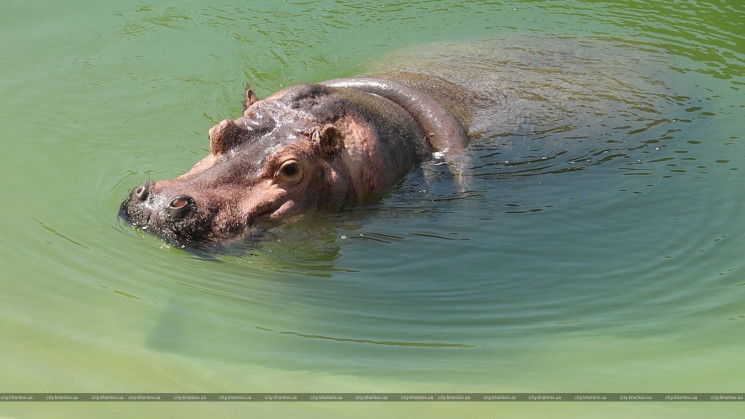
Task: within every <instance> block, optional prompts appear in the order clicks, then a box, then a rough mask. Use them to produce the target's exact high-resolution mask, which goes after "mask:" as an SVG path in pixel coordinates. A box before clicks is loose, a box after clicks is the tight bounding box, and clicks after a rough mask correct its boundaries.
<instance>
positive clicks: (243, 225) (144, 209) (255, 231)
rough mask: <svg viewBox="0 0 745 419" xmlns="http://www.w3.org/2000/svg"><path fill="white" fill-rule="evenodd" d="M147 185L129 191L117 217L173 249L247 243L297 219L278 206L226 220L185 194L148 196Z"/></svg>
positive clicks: (267, 207)
mask: <svg viewBox="0 0 745 419" xmlns="http://www.w3.org/2000/svg"><path fill="white" fill-rule="evenodd" d="M148 186H149V185H148V182H146V183H145V184H143V185H141V186H139V187H138V188H135V189H134V190H132V192H131V193H130V196H129V198H127V199H126V200H124V201H123V202H122V203H121V205H120V207H119V214H118V218H119V219H121V220H123V221H124V222H125V223H127V224H129V225H130V226H132V227H134V228H137V229H140V230H143V231H147V232H149V233H151V234H153V235H155V236H157V237H159V238H161V239H162V240H164V241H166V242H167V243H168V244H170V245H172V246H175V247H181V248H184V247H191V248H200V247H205V246H207V247H210V248H211V247H213V246H214V245H215V244H217V243H224V242H227V241H231V242H233V241H238V240H250V239H252V238H256V237H259V236H261V234H262V232H263V231H264V230H266V229H268V228H271V227H274V226H277V225H280V224H284V223H285V222H288V221H289V220H296V219H297V218H298V216H288V215H283V214H282V213H283V208H282V206H281V205H266V206H263V207H260V208H256V209H255V210H254V211H252V214H251V215H250V216H247V217H236V216H235V215H234V214H233V215H232V217H231V218H233V219H232V220H230V221H228V220H225V218H228V217H226V216H225V214H220V213H219V212H218V211H211V210H210V209H209V208H204V207H200V206H199V205H197V204H196V202H195V200H194V199H193V198H191V197H190V196H188V195H177V196H175V197H173V198H171V199H170V200H167V199H166V198H163V197H154V196H148V194H147V193H146V191H147V190H148ZM221 215H222V216H221ZM300 216H302V215H300Z"/></svg>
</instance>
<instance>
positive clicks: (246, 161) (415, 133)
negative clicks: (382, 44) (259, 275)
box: [119, 37, 687, 247]
mask: <svg viewBox="0 0 745 419" xmlns="http://www.w3.org/2000/svg"><path fill="white" fill-rule="evenodd" d="M665 59H666V58H665V57H664V56H663V57H657V56H655V55H654V54H647V53H643V52H642V51H640V50H638V49H637V50H634V49H631V50H629V49H627V48H625V47H623V45H620V46H619V45H615V44H611V43H607V42H600V41H597V40H586V39H571V38H563V39H560V40H558V39H557V38H555V37H548V38H545V39H543V38H532V37H527V38H526V37H516V38H515V39H514V40H511V41H507V40H501V41H469V42H464V43H445V44H441V45H430V46H428V47H427V48H421V47H419V48H415V49H412V50H406V51H402V52H399V53H393V54H391V55H389V56H386V57H381V58H380V59H378V60H376V62H375V63H373V66H372V67H369V68H368V71H369V73H367V74H368V75H365V76H364V77H360V78H349V79H336V80H330V81H326V82H321V83H317V84H300V85H296V86H291V87H288V88H286V89H284V90H281V91H279V92H277V93H275V94H274V95H272V96H270V97H268V98H267V99H265V100H259V99H258V98H257V97H256V95H255V94H254V93H253V91H252V90H251V89H249V90H248V92H247V94H246V109H245V112H244V113H243V115H242V116H241V117H239V118H238V119H235V120H225V121H221V122H220V123H218V124H217V125H216V126H214V127H213V128H212V129H210V131H209V138H210V151H211V152H210V154H209V155H208V156H207V157H205V158H204V159H203V160H201V161H199V162H198V163H197V164H196V165H195V166H194V167H193V168H192V169H191V171H189V172H188V173H186V174H184V175H182V176H180V177H178V178H176V179H173V180H164V181H158V182H150V181H148V182H145V183H143V184H142V185H140V186H138V187H136V188H135V189H134V190H133V191H132V192H131V193H130V196H129V197H128V198H127V199H126V200H125V201H124V202H123V203H122V205H121V208H120V212H119V214H120V216H121V217H122V218H123V219H125V220H127V221H128V222H129V223H131V224H132V225H134V226H135V227H139V228H142V229H145V230H149V231H151V232H153V233H155V234H156V235H158V236H160V237H162V238H164V239H165V240H167V241H168V242H170V243H173V244H178V245H184V246H190V247H202V246H203V245H205V244H212V243H224V242H225V241H226V240H228V239H233V238H237V239H240V238H243V237H250V236H254V235H255V233H258V232H259V231H261V226H262V225H271V224H273V223H276V222H281V221H285V220H293V219H295V218H296V216H300V215H302V214H304V213H307V212H308V211H310V210H313V209H326V210H329V209H331V210H333V209H338V208H341V207H344V206H347V205H354V204H361V203H368V202H372V201H375V200H376V199H379V198H380V197H381V195H382V192H384V191H386V190H388V189H390V188H391V187H392V186H394V185H396V184H397V183H398V182H399V181H400V180H401V179H402V177H404V176H405V175H406V174H407V173H408V172H409V171H410V170H411V169H412V168H413V167H415V166H417V165H418V164H420V163H422V162H424V161H426V160H428V159H430V158H431V157H432V156H433V153H434V152H437V155H438V156H439V155H442V156H444V158H445V160H446V162H447V163H448V167H449V168H450V172H451V173H452V174H454V175H456V176H455V177H454V179H455V181H456V183H458V186H459V188H458V192H457V193H460V192H461V191H464V190H468V189H467V188H471V186H470V185H469V182H471V181H474V180H481V179H494V178H495V176H496V177H500V176H507V175H510V174H519V175H521V176H524V175H527V174H541V173H562V172H565V171H576V170H581V169H583V168H584V167H587V166H592V165H597V164H601V163H604V162H607V161H610V160H611V159H612V158H620V157H623V156H626V155H627V154H628V151H629V150H632V149H641V148H644V147H645V145H646V144H647V142H649V143H650V144H651V143H655V142H658V141H659V140H658V139H657V138H658V137H659V135H656V136H655V135H653V136H651V137H649V138H647V131H648V130H649V129H651V128H652V127H657V128H658V129H661V127H662V126H663V123H665V122H666V121H668V120H671V121H674V118H672V117H666V116H664V115H670V114H674V113H677V112H679V111H678V110H676V109H678V108H680V109H685V107H686V106H687V100H686V97H687V96H686V94H685V93H681V92H680V88H679V86H684V85H685V83H679V82H676V83H668V81H669V80H670V77H671V75H670V71H669V69H668V68H667V67H665V66H664V65H663V66H662V67H660V66H659V65H658V62H660V63H663V64H664V62H665ZM660 60H661V61H660ZM363 74H365V72H363ZM672 86H678V87H676V88H675V89H672V88H671V87H672ZM680 112H681V113H683V112H684V111H680ZM661 115H663V116H661ZM671 129H673V128H671ZM660 135H662V136H663V137H664V135H665V134H664V133H663V134H660ZM469 142H470V143H471V144H470V146H469V148H468V150H465V148H466V146H467V145H469ZM655 144H656V143H655ZM655 147H659V146H655ZM495 186H496V185H495V183H494V182H491V183H488V184H486V185H485V186H482V187H495Z"/></svg>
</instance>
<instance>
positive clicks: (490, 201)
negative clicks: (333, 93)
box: [0, 0, 745, 417]
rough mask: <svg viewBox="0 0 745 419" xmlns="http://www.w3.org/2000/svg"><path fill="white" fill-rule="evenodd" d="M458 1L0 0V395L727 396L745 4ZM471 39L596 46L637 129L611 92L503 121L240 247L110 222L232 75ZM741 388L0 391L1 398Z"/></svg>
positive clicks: (300, 408) (197, 134) (270, 80)
mask: <svg viewBox="0 0 745 419" xmlns="http://www.w3.org/2000/svg"><path fill="white" fill-rule="evenodd" d="M461 3H462V2H449V3H448V2H446V3H440V2H415V3H411V4H406V5H399V4H398V3H397V2H374V3H373V2H371V3H369V4H367V3H365V4H362V3H349V4H344V3H340V2H318V3H299V2H292V1H287V2H279V1H276V2H274V1H272V2H269V1H267V2H243V3H236V4H224V3H219V2H212V1H209V2H208V1H192V2H157V3H156V2H137V3H128V2H120V3H110V4H109V3H105V2H86V1H80V0H75V1H68V2H29V1H24V2H6V3H4V5H3V7H2V9H3V10H2V13H1V14H0V51H1V52H2V57H3V63H2V65H0V94H1V95H0V97H2V100H0V141H2V153H1V154H0V159H1V164H0V178H1V179H2V185H3V192H4V195H5V199H3V200H2V219H1V220H0V222H1V223H2V224H1V225H0V231H2V235H0V290H1V292H0V360H1V361H0V362H1V363H0V392H10V393H19V392H171V393H173V392H387V393H388V392H744V391H745V388H744V387H743V378H742V377H745V361H744V360H743V356H742V352H743V351H742V348H743V346H744V345H745V333H743V332H745V304H744V303H743V299H744V297H745V261H744V260H743V258H742V251H743V249H745V222H743V217H742V214H743V210H745V206H744V205H743V202H745V192H743V188H742V184H743V177H744V171H745V165H744V164H745V139H743V138H742V124H743V123H742V120H743V116H744V115H745V106H744V105H743V88H744V87H745V23H743V22H745V6H743V5H742V4H741V3H740V2H739V1H707V2H694V1H681V2H635V1H623V2H622V1H607V2H586V1H546V2H533V1H531V2H517V1H515V2H507V1H505V2H490V3H488V4H486V3H485V4H461ZM559 36H561V38H559ZM564 37H568V38H564ZM473 39H479V40H495V43H496V44H497V45H498V44H499V43H500V42H502V43H503V44H504V45H510V46H511V48H517V49H518V50H520V47H519V42H525V46H524V49H525V50H526V51H527V50H534V49H536V48H540V47H541V46H542V47H543V48H546V47H548V46H550V45H551V44H552V42H554V41H552V40H555V43H556V44H562V45H564V46H565V47H566V46H571V45H573V44H572V42H575V41H568V40H567V39H582V40H583V41H582V42H583V43H588V42H589V43H590V44H592V43H593V42H597V43H599V44H602V45H613V48H615V49H618V51H624V52H621V53H620V54H615V55H614V57H615V59H616V61H618V62H620V63H623V62H625V61H628V62H629V63H630V65H629V66H628V68H627V69H626V70H622V71H626V73H625V74H621V76H627V77H628V78H630V79H632V80H634V79H636V80H641V79H642V74H646V75H645V76H644V80H645V83H649V84H650V85H651V86H652V87H651V88H650V89H651V90H650V91H649V92H650V94H652V93H651V92H652V91H653V90H654V88H655V87H656V86H658V85H657V84H655V83H656V82H655V80H660V83H661V84H662V85H664V90H663V92H664V93H662V94H660V95H658V96H657V97H658V98H660V99H661V101H660V103H658V104H657V105H655V106H656V107H654V108H646V110H648V111H649V115H647V112H641V111H639V109H637V111H639V112H638V115H639V118H638V119H636V120H634V121H633V123H635V124H640V125H641V126H642V128H641V129H636V128H625V127H621V126H614V125H609V123H607V122H604V121H608V120H611V121H616V120H617V119H614V118H620V120H624V118H626V119H625V120H626V122H628V120H631V118H630V117H627V116H624V115H621V116H618V115H611V114H605V115H598V123H597V124H598V125H597V127H600V131H601V132H604V133H612V138H611V140H612V142H606V141H605V140H604V141H603V143H602V144H600V143H593V144H590V145H588V146H587V147H585V148H582V147H581V146H580V147H574V148H569V149H568V150H569V152H568V153H566V154H561V153H560V152H558V153H554V154H548V155H544V156H537V157H538V158H537V159H531V158H528V156H527V155H526V154H530V153H523V152H522V151H521V149H520V147H518V146H515V147H514V148H509V147H504V146H505V145H508V144H513V141H519V140H520V139H521V138H523V137H521V136H520V135H517V134H516V135H513V136H507V137H499V138H497V136H496V135H494V138H491V137H489V135H485V138H482V141H480V142H478V143H476V144H475V145H474V147H473V151H472V157H473V160H472V169H473V170H472V172H471V183H470V185H469V188H470V189H469V190H468V191H466V193H459V192H457V190H456V188H454V186H453V185H452V182H451V181H450V180H449V179H448V178H447V176H446V174H444V173H442V171H437V167H435V168H434V169H433V168H431V167H429V168H428V169H427V170H430V169H431V170H434V172H435V173H434V175H432V174H430V175H429V176H428V175H426V174H425V175H422V173H421V171H415V172H414V173H412V175H411V176H409V178H407V179H406V180H405V181H404V182H403V184H402V185H401V186H400V187H399V188H398V189H396V190H394V191H392V192H391V194H389V195H388V196H387V197H386V198H385V199H384V200H383V201H382V202H380V203H379V204H377V205H374V206H371V207H367V208H362V209H359V210H357V211H352V212H350V213H345V214H339V215H337V216H335V218H334V220H333V222H331V223H326V224H324V225H323V226H313V225H310V226H309V225H302V226H298V227H297V228H295V229H294V230H293V229H289V230H288V231H287V232H285V233H284V235H278V236H271V237H269V238H267V240H266V241H265V243H263V244H262V245H261V246H258V247H257V248H254V249H251V250H250V251H249V252H245V253H244V254H238V255H223V256H218V257H215V258H209V257H204V256H203V255H194V254H192V253H189V252H185V251H183V250H180V249H174V248H172V247H169V246H166V245H164V244H163V243H162V242H161V241H159V240H158V239H155V238H153V237H150V236H149V235H147V234H143V233H141V232H136V231H133V230H132V229H130V228H128V227H126V226H124V225H122V224H121V223H120V222H119V221H118V220H117V218H116V213H117V210H118V206H119V204H120V203H121V201H122V200H123V199H124V198H125V196H126V195H127V193H128V192H129V191H130V190H131V189H132V188H133V187H135V186H136V185H138V184H139V183H140V182H142V181H143V180H146V179H148V178H149V179H154V180H155V179H162V178H171V177H174V176H176V175H179V174H181V173H183V172H185V171H186V170H188V168H190V167H191V165H192V164H194V162H196V161H197V160H198V159H200V158H202V157H203V156H204V155H206V153H207V151H208V150H207V148H208V143H207V137H206V133H207V130H208V129H209V128H210V127H211V126H212V125H213V124H215V123H217V122H218V121H219V120H221V119H223V118H229V117H235V116H237V115H238V114H239V113H240V111H241V103H240V98H241V95H242V91H243V89H244V88H245V86H246V84H247V83H248V82H250V83H251V85H252V86H254V88H255V90H256V91H257V93H258V94H259V96H260V97H265V96H267V95H269V94H271V93H273V92H275V91H276V90H278V89H280V88H282V87H284V86H287V85H290V84H294V83H299V82H309V81H320V80H325V79H330V78H336V77H344V76H351V75H354V74H358V73H359V72H362V71H364V70H365V69H367V68H369V63H371V62H373V63H375V65H376V66H378V67H382V68H385V61H380V60H383V59H381V58H380V57H388V56H389V54H392V53H394V52H395V51H397V50H399V49H407V48H411V47H417V48H414V50H415V51H416V50H419V49H421V47H419V46H421V45H424V44H429V43H432V42H454V41H466V40H473ZM533 39H537V40H539V41H532V40H533ZM516 40H518V41H516ZM516 42H517V43H516ZM601 49H602V48H601ZM614 51H615V50H614ZM642 58H643V59H642ZM376 61H377V63H376ZM646 61H649V64H653V65H654V66H653V67H654V68H656V69H657V70H656V71H657V72H655V73H653V74H647V73H644V71H646V69H647V66H646V65H640V64H639V63H642V64H646ZM631 64H633V65H631ZM618 67H621V68H623V67H622V66H617V67H614V68H618ZM630 88H631V89H633V88H634V86H630ZM655 94H656V93H655ZM606 99H607V98H606ZM632 125H633V124H632ZM487 134H488V133H487ZM492 134H493V133H492ZM562 138H563V137H562V134H561V131H556V132H555V133H554V132H547V133H544V134H542V137H541V139H542V140H543V143H542V144H551V143H552V142H553V140H554V139H556V140H557V141H559V140H561V139H562ZM521 154H522V155H521ZM521 157H523V159H522V160H521ZM534 157H535V156H534ZM542 157H547V158H546V159H545V160H544V159H542ZM518 163H519V164H518ZM427 170H425V172H426V171H427ZM424 189H426V190H427V192H426V193H425V192H423V190H424ZM742 409H743V408H742V404H741V403H735V404H710V403H690V404H685V405H680V404H674V403H667V404H665V403H660V404H645V405H634V404H602V403H601V404H592V405H577V404H560V405H556V404H550V405H547V404H530V403H527V404H520V405H507V404H497V405H493V404H490V405H488V406H485V405H482V404H478V403H471V404H457V405H453V404H439V403H419V404H411V405H402V404H395V403H394V404H364V405H361V404H358V403H346V404H333V403H331V404H316V405H312V406H309V405H308V404H300V405H297V404H296V405H293V404H275V405H270V406H268V405H264V404H250V403H237V404H231V403H223V404H188V403H186V404H183V403H182V404H173V403H160V404H150V405H142V404H136V403H124V404H115V403H111V404H84V403H83V404H81V403H78V404H75V403H71V404H59V403H56V404H55V403H25V404H12V403H0V416H8V417H60V416H62V417H80V416H81V415H82V416H103V415H108V416H113V417H118V416H127V417H129V416H132V415H135V414H137V415H143V414H152V415H155V414H159V415H162V414H165V413H176V414H180V415H185V416H187V417H191V416H197V417H198V416H204V415H207V414H210V415H212V416H216V417H235V416H247V415H253V414H255V415H258V416H259V417H261V416H265V415H272V416H275V415H276V416H277V417H281V416H282V415H292V414H294V415H299V414H302V415H310V416H313V415H315V416H317V417H327V416H328V415H332V414H335V413H341V412H344V413H346V414H355V415H362V416H368V417H373V416H380V415H388V416H393V417H397V416H398V415H401V416H405V415H407V414H411V413H423V414H426V415H428V416H449V415H453V414H456V413H457V414H462V413H463V412H465V413H467V414H470V415H474V414H475V415H480V414H483V415H485V416H486V415H489V416H490V417H491V416H493V415H494V414H499V413H504V414H506V415H516V414H522V415H527V416H530V415H533V416H538V415H542V416H545V415H547V414H558V415H561V416H566V417H573V416H576V415H579V414H588V415H593V416H597V415H599V414H603V415H606V416H607V415H609V414H610V415H617V416H619V417H628V416H629V415H632V414H633V415H638V414H644V415H647V416H674V417H685V416H690V417H700V416H701V415H703V414H711V413H709V412H713V413H715V414H718V415H721V416H727V415H730V416H731V417H736V415H737V413H738V412H739V413H740V414H741V413H742Z"/></svg>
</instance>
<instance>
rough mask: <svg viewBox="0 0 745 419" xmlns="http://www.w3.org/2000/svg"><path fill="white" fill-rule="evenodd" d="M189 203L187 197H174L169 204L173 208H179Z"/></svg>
mask: <svg viewBox="0 0 745 419" xmlns="http://www.w3.org/2000/svg"><path fill="white" fill-rule="evenodd" d="M188 204H189V200H188V199H186V198H174V199H173V201H171V203H170V204H169V206H170V207H171V208H175V209H178V208H183V207H185V206H186V205H188Z"/></svg>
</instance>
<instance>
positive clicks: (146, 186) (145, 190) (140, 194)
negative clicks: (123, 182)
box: [134, 181, 153, 201]
mask: <svg viewBox="0 0 745 419" xmlns="http://www.w3.org/2000/svg"><path fill="white" fill-rule="evenodd" d="M152 186H153V182H150V181H147V182H145V183H143V184H142V185H140V187H139V188H137V189H135V193H134V194H135V196H136V197H137V199H139V200H140V201H144V200H146V199H147V197H148V196H149V195H150V189H151V188H152Z"/></svg>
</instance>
